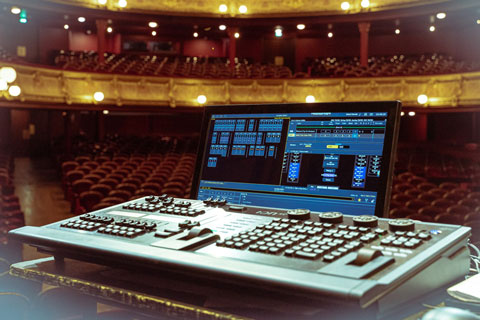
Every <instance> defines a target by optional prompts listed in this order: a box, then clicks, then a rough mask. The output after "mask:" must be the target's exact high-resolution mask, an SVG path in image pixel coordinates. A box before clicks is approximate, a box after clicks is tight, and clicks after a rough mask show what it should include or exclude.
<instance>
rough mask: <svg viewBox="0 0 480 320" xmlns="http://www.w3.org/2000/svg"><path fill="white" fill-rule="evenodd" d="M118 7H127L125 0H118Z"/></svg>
mask: <svg viewBox="0 0 480 320" xmlns="http://www.w3.org/2000/svg"><path fill="white" fill-rule="evenodd" d="M118 6H119V7H120V8H125V7H126V6H127V0H118Z"/></svg>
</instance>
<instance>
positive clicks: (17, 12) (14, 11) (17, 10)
mask: <svg viewBox="0 0 480 320" xmlns="http://www.w3.org/2000/svg"><path fill="white" fill-rule="evenodd" d="M21 11H22V10H21V9H20V8H19V7H12V8H11V9H10V12H11V13H13V14H19V13H20V12H21Z"/></svg>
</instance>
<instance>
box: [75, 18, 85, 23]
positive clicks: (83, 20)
mask: <svg viewBox="0 0 480 320" xmlns="http://www.w3.org/2000/svg"><path fill="white" fill-rule="evenodd" d="M77 20H78V22H82V23H83V22H85V21H86V20H87V19H85V17H78V19H77Z"/></svg>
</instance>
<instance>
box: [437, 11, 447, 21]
mask: <svg viewBox="0 0 480 320" xmlns="http://www.w3.org/2000/svg"><path fill="white" fill-rule="evenodd" d="M446 17H447V14H446V13H445V12H439V13H437V19H439V20H442V19H445V18H446Z"/></svg>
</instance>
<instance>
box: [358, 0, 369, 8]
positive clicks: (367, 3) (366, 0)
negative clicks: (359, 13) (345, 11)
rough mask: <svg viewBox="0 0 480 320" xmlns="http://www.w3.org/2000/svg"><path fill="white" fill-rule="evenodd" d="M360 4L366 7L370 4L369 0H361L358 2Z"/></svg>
mask: <svg viewBox="0 0 480 320" xmlns="http://www.w3.org/2000/svg"><path fill="white" fill-rule="evenodd" d="M360 5H361V6H362V8H368V7H369V6H370V1H369V0H362V2H360Z"/></svg>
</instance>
